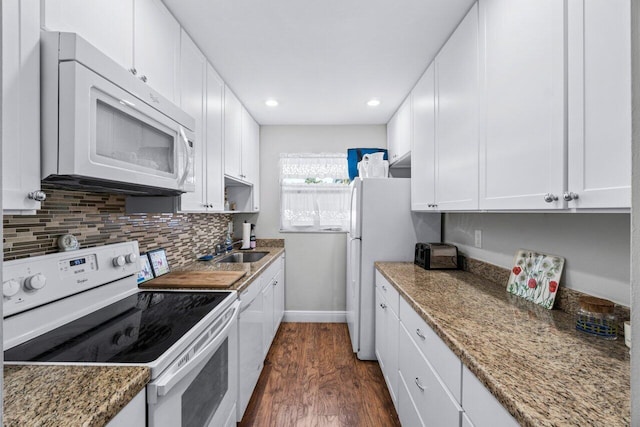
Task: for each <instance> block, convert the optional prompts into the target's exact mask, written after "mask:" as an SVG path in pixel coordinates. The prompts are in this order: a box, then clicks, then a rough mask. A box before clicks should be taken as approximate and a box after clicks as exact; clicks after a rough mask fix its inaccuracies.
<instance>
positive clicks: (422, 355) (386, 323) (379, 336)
mask: <svg viewBox="0 0 640 427" xmlns="http://www.w3.org/2000/svg"><path fill="white" fill-rule="evenodd" d="M392 308H393V310H392ZM396 312H397V313H398V314H397V315H395V313H396ZM375 316H376V318H375V321H376V346H375V348H376V357H377V358H378V362H379V364H380V368H381V369H382V373H383V375H384V379H385V381H386V383H387V387H388V388H389V393H390V394H391V396H392V399H393V403H394V405H395V407H396V410H397V411H398V417H399V418H400V423H401V424H402V425H403V427H413V426H436V427H460V426H463V427H473V426H475V427H484V426H486V427H511V426H517V425H518V422H517V421H516V420H515V419H514V418H513V417H512V416H511V414H509V412H508V411H507V410H506V409H505V408H504V407H503V406H502V405H501V404H500V402H498V400H497V399H496V398H495V397H494V396H493V395H492V394H491V392H490V391H489V390H487V389H486V388H485V387H484V385H482V383H481V382H480V381H479V380H478V379H477V378H476V377H475V376H474V375H473V374H472V373H471V371H469V369H467V368H466V367H464V366H463V365H462V362H461V361H460V359H459V358H458V357H457V356H456V355H455V353H453V351H451V349H450V348H449V347H448V346H447V344H445V342H444V341H442V339H441V338H440V337H439V336H438V335H437V334H436V333H435V332H434V331H433V329H431V327H429V326H428V325H427V323H426V322H425V321H424V319H423V318H422V317H421V316H420V315H419V314H418V313H417V312H416V310H415V309H413V308H412V306H411V305H409V303H408V302H407V301H406V300H405V299H404V298H402V297H400V294H399V293H398V291H397V290H396V289H395V288H394V287H393V286H392V285H391V284H390V283H389V281H387V279H385V278H384V277H383V276H382V275H381V274H380V273H379V272H376V310H375Z"/></svg>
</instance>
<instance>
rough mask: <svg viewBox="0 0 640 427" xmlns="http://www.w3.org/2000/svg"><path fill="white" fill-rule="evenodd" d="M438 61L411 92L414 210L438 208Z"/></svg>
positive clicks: (412, 194)
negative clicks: (435, 202) (436, 88)
mask: <svg viewBox="0 0 640 427" xmlns="http://www.w3.org/2000/svg"><path fill="white" fill-rule="evenodd" d="M435 79H436V74H435V64H434V63H431V65H430V66H429V68H427V71H425V73H424V75H423V76H422V78H421V79H420V80H419V81H418V83H417V84H416V86H415V87H414V88H413V91H412V92H411V93H412V95H411V99H412V102H413V142H412V145H411V210H414V211H426V210H433V209H434V206H433V205H434V200H435V159H434V151H435V143H436V141H435V137H436V109H435V105H436V104H435V103H436V97H435Z"/></svg>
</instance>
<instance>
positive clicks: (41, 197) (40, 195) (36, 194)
mask: <svg viewBox="0 0 640 427" xmlns="http://www.w3.org/2000/svg"><path fill="white" fill-rule="evenodd" d="M27 197H28V198H29V199H31V200H35V201H36V202H44V201H45V200H47V195H46V193H45V192H44V191H41V190H37V191H32V192H31V193H29V194H27Z"/></svg>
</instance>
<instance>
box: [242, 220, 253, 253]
mask: <svg viewBox="0 0 640 427" xmlns="http://www.w3.org/2000/svg"><path fill="white" fill-rule="evenodd" d="M250 247H251V223H249V222H245V223H243V224H242V247H241V248H240V249H249V248H250Z"/></svg>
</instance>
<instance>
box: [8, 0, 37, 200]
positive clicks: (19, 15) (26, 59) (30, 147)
mask: <svg viewBox="0 0 640 427" xmlns="http://www.w3.org/2000/svg"><path fill="white" fill-rule="evenodd" d="M1 7H2V49H1V52H2V74H1V77H2V98H1V99H2V107H1V111H2V142H1V143H2V208H3V209H4V210H5V211H12V212H13V211H21V210H26V211H33V210H36V209H39V208H40V202H36V201H35V200H32V199H29V198H28V194H29V193H30V192H33V191H38V190H40V89H39V88H40V50H39V45H40V25H39V23H40V4H39V2H36V1H19V0H3V1H2V3H1Z"/></svg>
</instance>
